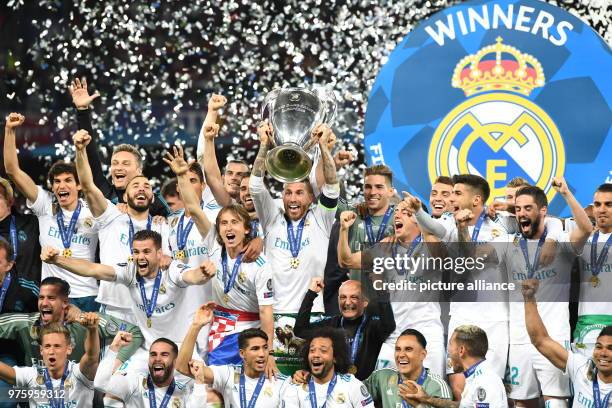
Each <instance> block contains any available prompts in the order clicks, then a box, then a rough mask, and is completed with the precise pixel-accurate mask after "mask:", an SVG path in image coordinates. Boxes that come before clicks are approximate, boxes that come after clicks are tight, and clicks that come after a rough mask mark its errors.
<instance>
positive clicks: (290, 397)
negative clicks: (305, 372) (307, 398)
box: [280, 377, 300, 408]
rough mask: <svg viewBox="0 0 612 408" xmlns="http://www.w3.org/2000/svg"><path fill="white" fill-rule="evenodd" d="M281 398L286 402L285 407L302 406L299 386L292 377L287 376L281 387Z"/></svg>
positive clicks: (295, 407) (297, 407) (294, 407)
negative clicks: (292, 380)
mask: <svg viewBox="0 0 612 408" xmlns="http://www.w3.org/2000/svg"><path fill="white" fill-rule="evenodd" d="M280 399H281V401H283V402H284V405H282V406H283V407H284V408H300V396H299V394H298V386H297V385H295V384H293V383H292V382H291V377H289V378H287V379H286V380H285V381H284V382H283V384H282V385H281V387H280Z"/></svg>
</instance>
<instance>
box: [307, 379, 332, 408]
mask: <svg viewBox="0 0 612 408" xmlns="http://www.w3.org/2000/svg"><path fill="white" fill-rule="evenodd" d="M336 381H338V375H337V374H335V373H334V378H332V380H331V381H330V382H329V386H328V387H327V395H326V396H325V402H324V403H323V405H321V407H320V408H325V406H326V405H327V400H328V399H329V396H330V395H331V394H332V392H334V388H335V387H336ZM308 398H309V399H310V407H311V408H317V393H316V391H315V385H314V381H313V380H312V376H311V378H310V381H308Z"/></svg>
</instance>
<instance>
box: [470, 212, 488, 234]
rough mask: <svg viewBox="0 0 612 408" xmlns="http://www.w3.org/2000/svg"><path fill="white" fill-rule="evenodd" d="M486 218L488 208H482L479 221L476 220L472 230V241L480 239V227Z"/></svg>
mask: <svg viewBox="0 0 612 408" xmlns="http://www.w3.org/2000/svg"><path fill="white" fill-rule="evenodd" d="M485 218H487V209H486V208H485V209H484V210H482V213H481V214H480V217H478V221H476V225H474V229H473V230H472V242H476V241H477V240H478V235H479V234H480V228H481V227H482V223H483V222H484V220H485Z"/></svg>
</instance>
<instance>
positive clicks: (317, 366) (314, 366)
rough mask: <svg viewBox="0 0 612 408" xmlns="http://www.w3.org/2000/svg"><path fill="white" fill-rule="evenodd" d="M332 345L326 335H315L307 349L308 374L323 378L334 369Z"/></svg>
mask: <svg viewBox="0 0 612 408" xmlns="http://www.w3.org/2000/svg"><path fill="white" fill-rule="evenodd" d="M334 363H335V360H334V347H333V343H332V340H331V339H330V338H327V337H315V338H314V339H312V341H311V342H310V348H309V349H308V366H309V367H310V374H312V375H313V376H314V377H317V378H325V377H326V376H327V375H328V374H329V372H330V371H332V370H333V369H334Z"/></svg>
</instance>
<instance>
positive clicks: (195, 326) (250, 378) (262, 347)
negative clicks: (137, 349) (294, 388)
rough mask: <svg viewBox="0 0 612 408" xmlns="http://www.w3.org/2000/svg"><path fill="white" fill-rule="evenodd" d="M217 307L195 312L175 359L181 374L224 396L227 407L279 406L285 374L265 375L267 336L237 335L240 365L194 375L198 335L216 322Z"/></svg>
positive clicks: (252, 331) (258, 332) (215, 367)
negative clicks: (273, 376) (215, 311)
mask: <svg viewBox="0 0 612 408" xmlns="http://www.w3.org/2000/svg"><path fill="white" fill-rule="evenodd" d="M213 310H214V304H213V303H212V302H209V303H207V304H205V305H202V306H201V307H200V308H199V309H198V310H197V311H196V313H195V315H194V319H193V322H192V323H191V327H190V328H189V331H188V332H187V335H186V336H185V339H184V340H183V344H182V345H181V348H180V351H179V357H178V359H177V360H176V369H177V370H178V371H179V372H181V373H182V374H185V375H188V376H191V377H195V378H196V379H198V378H199V379H200V381H202V382H204V383H206V384H208V385H209V386H211V388H212V389H214V390H216V391H218V392H220V393H221V394H222V395H223V400H224V402H225V406H232V407H247V406H248V407H252V408H255V407H261V408H264V407H278V406H281V402H282V401H283V391H282V390H283V389H284V388H286V387H287V385H288V383H287V382H285V380H286V377H285V376H283V375H282V374H280V375H277V376H276V378H275V379H272V378H269V377H267V376H266V367H267V365H268V358H269V356H270V351H271V350H270V348H269V344H270V341H269V338H268V335H267V334H266V333H265V332H264V331H262V330H260V329H258V328H250V329H246V330H244V331H242V332H241V333H240V334H239V335H238V347H239V350H240V362H241V364H239V365H213V366H209V367H206V366H204V367H202V369H201V370H200V371H199V375H197V376H194V375H193V374H192V373H193V369H192V370H190V369H191V368H192V367H193V366H194V364H195V365H197V363H196V362H195V361H193V360H191V361H190V359H191V355H192V353H193V347H194V345H195V340H196V337H197V336H198V332H199V331H200V330H201V329H202V327H204V326H205V325H207V324H209V323H210V322H211V321H212V319H213ZM190 371H191V373H190Z"/></svg>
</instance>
